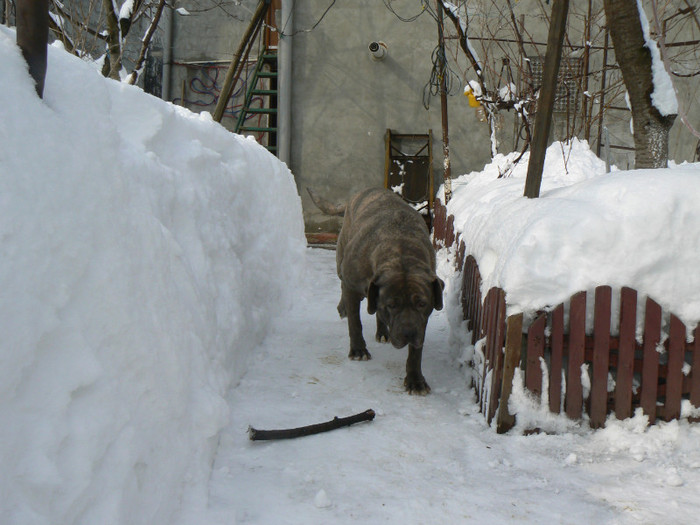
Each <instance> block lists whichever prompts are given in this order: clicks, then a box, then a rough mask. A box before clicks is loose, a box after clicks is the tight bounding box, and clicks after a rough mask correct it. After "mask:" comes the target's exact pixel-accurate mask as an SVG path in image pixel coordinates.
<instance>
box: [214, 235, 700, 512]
mask: <svg viewBox="0 0 700 525" xmlns="http://www.w3.org/2000/svg"><path fill="white" fill-rule="evenodd" d="M307 258H308V263H307V273H306V276H305V278H304V283H303V285H302V286H301V287H300V290H299V293H298V296H297V299H296V302H295V306H294V308H293V310H292V311H291V312H289V313H288V315H287V316H286V317H285V318H283V319H280V320H279V322H278V324H277V328H276V329H275V330H274V331H273V332H272V333H271V334H270V335H269V336H268V337H267V339H266V340H265V342H264V344H263V345H262V346H260V348H259V349H258V350H257V351H256V352H255V356H254V358H253V360H252V362H251V363H250V368H249V370H248V372H247V373H246V375H245V376H244V377H243V379H242V381H241V382H240V384H239V385H238V386H237V387H236V388H235V389H234V390H233V391H232V392H231V394H230V398H229V402H230V405H231V406H232V408H233V416H232V423H231V425H230V426H229V428H228V429H227V430H226V431H225V432H224V433H223V435H222V436H221V439H220V445H219V451H218V453H217V458H216V461H215V464H214V470H213V474H212V480H211V483H210V489H209V501H210V510H211V511H212V512H213V513H217V512H218V513H219V515H220V517H221V518H222V519H223V518H224V517H225V516H226V515H229V516H230V514H229V513H234V512H235V522H236V523H239V524H240V523H255V524H273V523H274V524H297V523H298V524H305V525H308V524H316V523H319V524H320V523H363V524H364V523H395V524H401V525H405V524H421V523H468V522H471V521H476V520H482V522H483V523H505V522H508V521H518V522H520V523H582V524H583V523H638V522H643V523H652V522H654V523H670V522H674V523H689V522H690V521H692V520H691V517H692V516H693V512H694V510H693V509H694V507H695V502H697V495H696V490H695V488H694V487H697V486H698V482H699V481H700V468H699V467H700V455H699V453H698V451H697V449H693V450H692V453H691V457H687V454H688V453H689V451H688V450H685V451H682V450H678V448H679V445H680V444H679V443H676V442H675V441H674V440H675V439H676V438H677V437H678V425H677V424H676V425H672V426H666V427H665V428H664V429H661V428H659V429H655V430H654V432H655V434H654V436H650V435H649V433H648V432H644V431H643V430H640V429H632V428H630V429H628V430H625V429H620V428H617V429H611V430H610V431H609V432H613V433H612V434H610V433H606V431H603V432H597V433H593V432H591V431H588V430H583V431H581V432H579V433H567V434H563V435H558V436H551V435H531V436H518V435H508V436H499V435H497V434H496V433H495V431H494V430H492V429H490V428H488V427H487V426H486V424H485V422H484V420H483V418H482V416H481V414H479V413H478V410H477V407H476V405H475V403H474V396H473V394H472V391H471V389H470V388H469V386H468V385H467V383H466V381H465V376H464V373H463V371H461V370H460V369H459V368H458V367H457V366H456V365H455V363H454V361H453V360H452V359H451V358H450V351H449V348H448V346H449V344H448V334H449V328H448V323H447V316H446V315H445V312H434V313H433V315H432V317H431V319H430V321H429V323H428V333H427V335H426V342H425V353H424V373H425V376H426V379H427V380H428V382H429V383H430V385H431V387H432V393H431V394H430V395H428V396H426V397H417V396H409V395H407V394H406V393H405V392H404V390H403V386H402V382H403V377H404V364H405V358H406V350H405V349H404V350H396V349H394V348H393V347H391V346H389V345H382V344H379V343H376V342H374V338H373V334H374V329H375V325H374V318H373V317H372V316H369V315H367V314H366V312H365V313H363V325H364V329H365V338H366V339H367V341H368V347H369V350H370V353H371V354H372V356H373V359H372V360H371V361H368V362H356V361H351V360H349V359H348V358H347V352H348V337H347V330H346V324H345V321H343V320H341V319H340V318H339V317H338V314H337V312H336V304H337V300H338V297H339V293H340V292H339V289H340V285H339V282H338V279H337V277H336V275H335V253H334V252H333V251H327V250H321V249H310V250H308V253H307ZM363 305H364V303H363ZM368 408H373V409H374V410H375V411H376V412H377V417H376V418H375V420H374V421H372V422H370V423H360V424H357V425H354V426H352V427H349V428H343V429H339V430H335V431H332V432H328V433H324V434H318V435H315V436H309V437H304V438H299V439H294V440H287V441H276V442H251V441H249V440H248V435H247V428H248V426H249V425H252V426H254V427H256V428H260V429H270V428H291V427H297V426H302V425H307V424H312V423H319V422H322V421H327V420H329V419H332V418H333V417H334V416H339V417H342V416H347V415H351V414H354V413H357V412H361V411H364V410H366V409H368ZM686 425H687V423H686ZM674 429H675V430H674ZM684 430H685V431H687V432H694V434H695V438H697V437H700V433H698V431H697V430H692V429H688V428H685V429H684ZM620 433H621V435H620ZM640 433H642V434H643V435H642V436H640V439H642V442H641V443H643V446H642V445H639V444H636V442H635V441H634V439H633V436H638V435H639V434H640ZM626 436H627V437H626ZM674 436H675V437H674ZM620 440H621V441H620ZM616 447H617V448H619V450H617V451H615V450H614V449H615V448H616ZM611 448H612V450H611ZM630 448H631V449H632V450H629V449H630ZM684 454H685V455H684ZM655 498H658V501H654V499H655ZM231 509H235V510H231Z"/></svg>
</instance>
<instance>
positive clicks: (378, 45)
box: [369, 42, 388, 60]
mask: <svg viewBox="0 0 700 525" xmlns="http://www.w3.org/2000/svg"><path fill="white" fill-rule="evenodd" d="M369 52H370V54H371V56H372V60H382V59H383V58H384V57H385V56H386V54H387V53H388V49H387V47H386V44H385V43H384V42H370V44H369Z"/></svg>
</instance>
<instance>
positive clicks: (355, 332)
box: [338, 286, 372, 361]
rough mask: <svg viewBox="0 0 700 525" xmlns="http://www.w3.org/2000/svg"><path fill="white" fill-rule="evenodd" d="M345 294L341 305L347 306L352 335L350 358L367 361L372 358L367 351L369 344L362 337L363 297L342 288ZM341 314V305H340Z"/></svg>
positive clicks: (341, 299) (349, 329) (349, 328)
mask: <svg viewBox="0 0 700 525" xmlns="http://www.w3.org/2000/svg"><path fill="white" fill-rule="evenodd" d="M342 290H343V294H342V296H341V298H340V302H341V304H343V305H344V306H345V313H346V314H347V317H348V332H349V334H350V353H349V354H348V357H349V358H350V359H353V360H357V361H367V360H369V359H371V358H372V356H371V355H370V353H369V352H368V351H367V343H365V338H364V337H362V322H361V321H360V303H361V302H362V299H363V296H362V294H359V293H357V292H353V291H351V290H348V289H347V288H345V286H343V287H342ZM338 311H339V312H340V305H338Z"/></svg>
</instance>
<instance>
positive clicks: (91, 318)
mask: <svg viewBox="0 0 700 525" xmlns="http://www.w3.org/2000/svg"><path fill="white" fill-rule="evenodd" d="M14 42H15V35H14V33H13V32H12V31H10V30H8V29H6V28H0V64H2V70H3V73H2V75H1V76H0V97H1V100H0V210H1V212H0V216H1V220H0V248H1V251H2V257H0V290H2V296H1V299H0V333H1V334H2V338H1V339H0V463H1V464H2V470H3V476H2V478H1V480H0V494H2V497H1V498H0V522H2V523H4V524H14V523H17V524H26V523H33V524H41V523H100V524H110V523H132V524H139V523H143V524H154V523H177V522H178V520H180V521H182V522H190V523H191V522H192V513H197V512H200V511H202V510H203V507H204V505H205V503H206V490H207V489H206V485H207V480H208V479H209V476H210V469H211V463H212V462H213V454H214V451H215V448H216V445H217V436H218V433H219V430H220V429H221V428H223V427H224V426H225V425H226V424H227V421H228V418H229V415H230V409H229V406H228V404H227V403H226V401H225V400H224V395H225V394H226V392H227V391H228V389H229V387H230V386H231V384H232V383H233V382H235V381H236V380H237V379H238V378H239V377H240V375H241V374H242V372H243V371H244V369H245V366H246V360H247V357H248V354H249V353H250V352H251V350H252V349H254V348H255V346H256V345H257V344H258V343H259V342H260V341H261V340H262V338H263V337H264V336H265V334H266V332H267V330H268V328H269V323H270V319H271V318H273V317H275V316H276V315H277V313H278V312H280V311H281V310H282V309H283V308H285V307H287V306H288V305H289V303H290V299H291V298H290V294H291V292H290V290H292V289H293V287H294V283H295V281H296V279H297V278H298V275H299V274H300V273H301V269H302V264H303V254H304V245H305V243H304V238H303V222H302V215H301V205H300V199H299V197H298V195H297V192H296V188H295V185H294V182H293V180H292V177H291V174H290V173H289V171H288V170H287V168H286V167H285V166H284V165H283V164H282V163H280V162H279V161H278V160H277V159H275V158H274V157H272V156H271V155H270V154H268V153H267V152H266V151H265V150H264V149H263V148H262V147H260V146H258V145H257V144H256V143H254V142H252V141H249V140H246V139H243V138H241V137H237V136H234V135H232V134H230V133H228V132H227V131H225V130H224V129H223V128H222V127H220V126H219V125H218V124H215V123H213V122H212V121H211V118H210V117H207V116H199V115H194V114H192V113H190V112H188V111H186V110H183V109H181V108H178V107H175V106H172V105H170V104H166V103H163V102H162V101H159V100H157V99H154V98H152V97H150V96H148V95H145V94H144V93H143V92H141V91H140V90H139V89H137V88H134V87H131V86H126V85H122V84H119V83H115V82H112V81H109V80H105V79H104V78H102V77H100V76H99V75H98V74H97V73H96V72H95V70H94V69H93V68H92V67H91V66H90V65H88V64H85V63H82V62H81V61H80V60H78V59H77V58H74V57H72V56H70V55H69V54H68V53H65V52H64V51H62V50H60V49H56V48H53V49H50V50H49V62H48V76H47V81H46V88H45V100H44V101H43V102H42V101H40V100H39V99H38V98H37V97H36V95H35V94H34V87H33V84H32V81H31V79H30V77H29V75H28V74H27V68H26V65H25V64H24V62H23V60H22V58H21V54H20V52H19V50H18V49H17V47H16V46H15V43H14ZM182 507H186V508H187V509H189V516H188V515H187V514H183V513H182V512H181V508H182Z"/></svg>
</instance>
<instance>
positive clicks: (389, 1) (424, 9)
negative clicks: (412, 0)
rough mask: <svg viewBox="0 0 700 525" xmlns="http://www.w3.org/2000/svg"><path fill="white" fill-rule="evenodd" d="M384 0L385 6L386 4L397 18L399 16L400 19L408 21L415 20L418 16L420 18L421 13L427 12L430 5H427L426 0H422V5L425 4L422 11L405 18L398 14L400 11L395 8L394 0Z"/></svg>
mask: <svg viewBox="0 0 700 525" xmlns="http://www.w3.org/2000/svg"><path fill="white" fill-rule="evenodd" d="M383 1H384V6H385V7H386V8H387V9H388V10H389V11H390V12H391V13H392V14H393V15H394V16H395V17H396V18H398V19H399V20H401V21H402V22H408V23H410V22H415V21H416V20H418V18H420V16H421V15H423V14H425V12H426V9H427V8H428V6H427V5H426V1H425V0H421V5H422V6H423V8H422V9H421V11H420V13H418V14H417V15H413V16H411V17H408V18H404V17H402V16H401V15H400V14H398V13H397V12H396V11H395V10H394V8H393V7H392V6H391V2H392V0H383Z"/></svg>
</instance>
